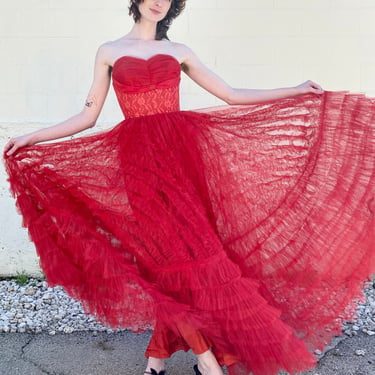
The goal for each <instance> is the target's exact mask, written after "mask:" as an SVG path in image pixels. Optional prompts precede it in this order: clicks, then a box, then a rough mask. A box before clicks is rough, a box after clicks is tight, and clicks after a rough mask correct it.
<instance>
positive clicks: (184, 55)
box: [170, 42, 195, 63]
mask: <svg viewBox="0 0 375 375" xmlns="http://www.w3.org/2000/svg"><path fill="white" fill-rule="evenodd" d="M170 43H171V44H172V46H173V49H174V51H176V55H177V56H178V58H179V60H180V61H181V63H186V62H187V61H189V59H190V58H191V57H193V56H195V55H194V52H193V51H192V49H191V48H190V47H188V46H187V45H186V44H184V43H176V42H170Z"/></svg>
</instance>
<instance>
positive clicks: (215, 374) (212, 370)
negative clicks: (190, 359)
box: [197, 350, 224, 375]
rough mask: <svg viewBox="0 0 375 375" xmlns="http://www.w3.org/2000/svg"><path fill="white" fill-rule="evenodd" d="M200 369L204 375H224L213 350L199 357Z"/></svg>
mask: <svg viewBox="0 0 375 375" xmlns="http://www.w3.org/2000/svg"><path fill="white" fill-rule="evenodd" d="M197 358H198V369H199V371H200V372H201V373H202V375H224V373H223V370H222V369H221V367H220V365H219V363H218V362H217V360H216V358H215V356H214V354H213V353H212V352H211V350H207V351H206V352H204V353H202V354H198V355H197Z"/></svg>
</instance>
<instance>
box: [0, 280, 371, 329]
mask: <svg viewBox="0 0 375 375" xmlns="http://www.w3.org/2000/svg"><path fill="white" fill-rule="evenodd" d="M365 295H366V297H367V298H366V302H365V303H363V304H361V305H359V307H358V318H357V320H356V321H355V322H354V323H347V324H345V325H344V327H343V332H344V334H345V335H347V336H355V335H357V334H358V332H359V331H362V332H364V333H366V334H367V335H369V336H373V335H375V283H374V281H371V282H369V283H368V285H367V288H366V290H365ZM45 331H47V332H48V333H49V334H50V335H55V334H56V333H59V332H61V333H73V332H76V331H93V332H94V335H95V333H97V332H107V333H112V332H114V331H113V330H112V329H109V328H106V327H104V326H102V325H101V324H100V323H98V322H96V320H95V318H94V317H92V316H87V315H85V314H84V312H83V310H82V305H81V303H80V302H77V301H74V300H73V299H71V298H70V297H68V296H67V294H66V293H65V292H64V290H63V289H62V288H61V287H59V286H57V287H54V288H50V287H49V286H48V283H47V282H46V281H41V280H36V279H29V280H28V282H27V284H25V285H22V286H21V285H18V284H17V283H16V282H15V281H14V280H2V281H0V333H41V332H45Z"/></svg>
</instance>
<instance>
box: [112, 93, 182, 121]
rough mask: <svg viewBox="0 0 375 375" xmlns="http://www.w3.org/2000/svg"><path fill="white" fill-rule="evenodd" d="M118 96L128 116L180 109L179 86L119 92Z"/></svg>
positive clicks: (123, 110)
mask: <svg viewBox="0 0 375 375" xmlns="http://www.w3.org/2000/svg"><path fill="white" fill-rule="evenodd" d="M117 98H118V100H119V103H120V107H121V110H122V112H123V113H124V114H125V116H126V117H127V118H130V117H139V116H146V115H153V114H155V113H167V112H174V111H178V110H179V109H180V99H179V89H178V86H174V87H168V88H162V89H154V90H152V91H147V92H144V93H143V92H142V93H126V92H117Z"/></svg>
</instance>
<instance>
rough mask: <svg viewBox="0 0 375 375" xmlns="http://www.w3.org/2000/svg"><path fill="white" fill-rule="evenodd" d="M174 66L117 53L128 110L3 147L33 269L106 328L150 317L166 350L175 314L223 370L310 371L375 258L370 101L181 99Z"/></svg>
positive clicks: (349, 312) (374, 127)
mask: <svg viewBox="0 0 375 375" xmlns="http://www.w3.org/2000/svg"><path fill="white" fill-rule="evenodd" d="M180 72H181V68H180V65H179V63H178V62H177V61H176V60H175V59H174V58H172V57H170V56H167V55H157V56H154V57H153V58H151V59H149V60H141V59H137V58H133V57H122V58H120V59H119V60H118V61H117V62H116V63H115V65H114V67H113V85H114V88H115V91H116V94H117V96H118V100H119V103H120V106H121V108H122V110H123V112H124V115H125V116H126V117H127V119H126V120H124V121H122V122H121V123H119V124H118V125H117V126H116V127H114V128H113V129H111V130H109V131H106V132H102V133H99V134H95V135H92V136H87V137H82V138H77V139H73V140H68V141H63V142H57V143H53V144H42V145H35V146H31V147H26V148H23V149H21V150H20V151H19V152H18V153H17V154H16V155H15V156H14V157H10V158H6V159H5V163H6V168H7V171H8V173H9V181H10V183H11V189H12V192H13V193H14V195H15V197H16V198H17V205H18V207H19V209H20V211H21V213H22V215H23V217H24V225H25V226H27V227H28V229H29V232H30V236H31V239H32V240H33V241H34V242H35V245H36V248H37V251H38V254H39V256H40V261H41V267H42V269H43V270H44V272H45V274H46V277H47V280H48V281H49V283H50V284H51V285H55V284H59V285H62V286H63V287H64V288H65V290H66V291H67V292H68V293H69V294H70V295H71V296H72V297H73V298H76V299H79V300H80V301H82V303H83V305H84V307H85V310H86V311H87V312H88V313H91V314H94V315H95V316H96V317H97V318H98V320H100V321H102V322H103V323H105V324H107V325H110V326H112V327H125V328H129V329H131V330H133V331H142V330H145V329H148V328H149V327H154V325H155V322H156V321H157V323H158V325H159V327H163V329H162V332H164V334H165V337H164V338H165V339H166V340H165V341H168V343H166V342H165V343H164V345H165V346H167V347H166V348H165V350H166V352H167V353H169V354H170V353H173V352H174V351H175V350H178V349H181V348H182V349H186V348H187V344H186V342H185V340H184V338H183V334H181V332H182V331H184V328H183V327H185V328H186V327H187V328H188V330H190V331H192V332H194V331H198V332H200V334H201V335H202V336H203V337H204V338H205V339H207V340H208V341H209V342H210V343H212V345H213V349H214V351H215V353H216V355H217V356H218V358H219V359H222V358H223V357H225V355H227V354H229V355H231V356H232V357H236V358H238V359H239V361H238V362H237V363H236V364H234V365H233V366H230V371H231V373H233V374H245V373H248V372H249V371H252V372H253V373H254V374H256V375H259V374H261V375H265V374H275V373H277V372H278V371H279V370H280V369H285V370H287V371H289V372H297V371H299V370H304V369H307V368H311V367H313V366H314V364H315V362H316V360H315V357H314V356H313V355H312V354H311V353H312V352H313V351H314V350H315V349H316V348H319V349H322V347H323V346H324V344H326V343H327V342H328V341H329V339H330V338H331V337H332V336H333V335H335V334H340V332H341V324H342V322H343V321H344V320H346V319H352V318H353V317H354V315H355V307H356V304H357V303H358V300H359V299H361V298H362V292H361V291H362V288H363V282H364V281H365V280H366V279H367V278H368V277H369V276H370V275H371V274H372V273H373V272H374V270H375V264H374V263H375V256H374V253H375V251H374V249H375V247H374V242H373V240H374V208H375V205H374V195H375V102H374V100H371V99H368V98H365V97H364V96H362V95H349V94H347V93H343V92H340V93H332V92H327V93H325V94H324V95H322V96H314V95H306V96H300V97H296V98H290V99H285V100H279V101H275V102H269V103H265V104H259V105H248V106H238V107H225V108H224V109H211V110H209V111H194V112H193V111H190V112H188V111H180V110H179V92H178V90H179V89H178V86H179V81H180ZM158 334H160V332H159V333H158Z"/></svg>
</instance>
